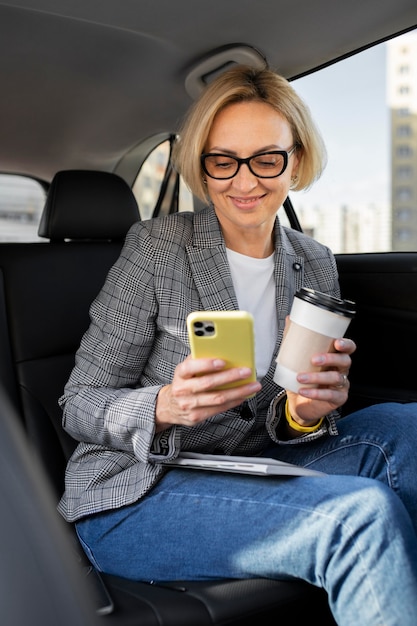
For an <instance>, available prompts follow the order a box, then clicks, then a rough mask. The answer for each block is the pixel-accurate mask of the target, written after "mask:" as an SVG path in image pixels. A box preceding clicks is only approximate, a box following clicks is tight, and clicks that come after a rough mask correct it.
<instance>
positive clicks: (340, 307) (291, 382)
mask: <svg viewBox="0 0 417 626" xmlns="http://www.w3.org/2000/svg"><path fill="white" fill-rule="evenodd" d="M354 315H355V303H354V302H351V301H350V300H340V299H339V298H334V297H333V296H329V295H328V294H324V293H320V292H318V291H314V290H313V289H307V288H306V287H303V288H302V289H300V290H299V291H297V293H296V294H295V297H294V301H293V304H292V307H291V312H290V323H289V325H288V326H287V330H286V332H285V335H284V338H283V340H282V343H281V347H280V350H279V352H278V356H277V359H276V362H277V366H276V370H275V375H274V381H275V382H276V383H277V384H278V385H280V386H281V387H283V388H284V389H289V390H290V391H294V392H296V393H298V390H299V389H300V387H314V386H315V385H306V384H304V385H301V384H300V383H299V382H298V381H297V374H298V373H299V372H314V371H320V369H321V368H320V367H315V366H313V365H312V363H311V357H312V356H313V355H314V354H318V353H319V352H331V351H333V342H334V340H335V339H338V338H340V337H343V336H344V334H345V332H346V330H347V328H348V326H349V324H350V322H351V320H352V318H353V317H354Z"/></svg>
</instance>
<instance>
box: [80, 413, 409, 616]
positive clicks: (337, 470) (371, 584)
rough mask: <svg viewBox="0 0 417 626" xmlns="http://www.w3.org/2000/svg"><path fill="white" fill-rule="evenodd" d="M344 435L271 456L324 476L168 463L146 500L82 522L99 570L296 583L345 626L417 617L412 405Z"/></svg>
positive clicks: (370, 417)
mask: <svg viewBox="0 0 417 626" xmlns="http://www.w3.org/2000/svg"><path fill="white" fill-rule="evenodd" d="M339 430H340V435H339V436H338V437H326V438H322V439H320V440H318V441H315V442H313V443H309V444H305V445H289V446H285V447H284V446H275V447H272V448H271V449H269V450H267V451H266V453H265V454H266V456H276V457H277V458H280V459H282V460H285V461H288V462H292V463H297V464H300V465H305V466H308V467H311V468H314V469H318V470H321V471H324V472H327V473H329V474H330V475H329V476H326V477H296V478H277V477H265V478H261V477H252V476H241V475H236V474H222V473H215V472H205V471H200V470H184V469H172V470H170V471H169V472H168V473H167V474H166V476H164V478H163V479H162V480H161V481H160V482H159V483H158V484H157V485H156V486H155V487H154V488H153V489H152V491H151V492H150V493H149V494H148V495H147V496H146V497H145V498H144V499H143V500H141V501H139V502H137V503H136V504H134V505H131V506H127V507H124V508H121V509H118V510H114V511H109V512H106V513H102V514H99V515H95V516H91V517H89V518H86V519H84V520H82V521H81V522H78V523H77V532H78V534H79V537H80V539H81V541H82V544H83V546H84V548H85V550H86V552H87V554H88V556H89V557H90V559H91V560H92V562H93V563H94V564H95V565H96V566H97V568H98V569H99V570H101V571H105V572H108V573H112V574H117V575H120V576H124V577H126V578H131V579H137V580H159V581H164V580H181V579H182V580H187V579H188V580H198V579H200V580H201V579H212V578H250V577H267V578H276V579H287V580H288V579H291V578H301V579H304V580H306V581H308V582H310V583H312V584H313V585H316V586H319V587H323V588H324V589H326V591H327V593H328V596H329V603H330V607H331V610H332V612H333V615H334V617H335V619H336V621H337V623H338V624H339V625H341V626H352V624H366V626H394V625H395V626H415V624H416V623H417V535H416V528H417V488H416V483H417V480H416V478H417V404H408V405H400V404H384V405H377V406H374V407H370V408H367V409H364V410H362V411H358V412H357V413H354V414H352V415H350V416H348V417H346V418H343V420H341V421H340V422H339Z"/></svg>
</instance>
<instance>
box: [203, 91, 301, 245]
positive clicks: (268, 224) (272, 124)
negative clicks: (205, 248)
mask: <svg viewBox="0 0 417 626" xmlns="http://www.w3.org/2000/svg"><path fill="white" fill-rule="evenodd" d="M293 144H294V140H293V136H292V133H291V129H290V125H289V124H288V122H287V120H286V119H285V118H284V117H283V116H281V115H280V114H279V113H277V112H276V111H275V110H274V109H273V108H272V107H271V106H270V105H269V104H266V103H264V102H258V101H250V102H238V103H233V104H229V105H228V106H227V107H226V108H224V109H223V110H221V111H220V112H219V113H218V114H217V116H216V117H215V120H214V122H213V125H212V127H211V130H210V133H209V136H208V138H207V143H206V146H205V150H204V151H205V152H206V153H207V152H212V153H221V154H225V155H230V156H234V157H239V158H247V157H250V156H253V155H255V154H259V153H261V152H269V151H273V150H286V151H289V150H290V149H291V148H292V146H293ZM296 155H297V153H296V152H294V153H293V154H292V155H291V156H290V157H289V159H288V166H287V168H286V170H285V171H284V172H283V173H282V174H281V175H280V176H278V177H277V178H258V177H257V176H255V175H254V174H252V172H251V171H250V170H249V168H248V166H247V164H242V165H241V167H240V169H239V171H238V173H237V174H236V176H234V177H233V178H230V179H228V180H216V179H213V178H210V177H209V176H206V180H207V190H208V193H209V195H210V198H211V201H212V202H213V205H214V208H215V211H216V214H217V217H218V219H219V221H220V224H221V227H222V231H223V235H224V237H225V241H226V245H227V247H229V248H231V249H233V250H236V251H237V252H242V253H243V254H248V253H250V251H252V254H253V256H267V255H269V254H271V253H272V250H273V247H272V246H273V242H272V232H273V226H274V221H275V216H276V213H277V211H278V209H279V207H280V206H281V205H282V203H283V202H284V200H285V198H286V197H287V195H288V191H289V188H290V184H291V177H292V176H294V175H295V174H296V170H297V165H298V160H297V156H296ZM245 242H246V243H245ZM243 249H244V250H245V251H243Z"/></svg>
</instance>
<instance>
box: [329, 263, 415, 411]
mask: <svg viewBox="0 0 417 626" xmlns="http://www.w3.org/2000/svg"><path fill="white" fill-rule="evenodd" d="M336 259H337V264H338V269H339V276H340V284H341V289H342V295H343V297H344V298H348V299H350V300H354V301H355V302H356V303H357V315H356V318H355V319H354V320H353V321H352V323H351V325H350V327H349V330H348V333H347V335H348V336H349V337H351V338H352V339H354V341H355V342H356V343H357V351H356V352H355V354H354V355H353V359H352V360H353V363H352V368H351V370H350V375H349V380H350V381H351V391H350V394H349V396H350V397H349V401H348V403H347V404H346V405H345V407H344V413H347V412H351V411H352V410H355V409H357V408H361V407H363V406H367V405H369V404H375V403H378V402H384V401H390V400H391V401H399V402H410V401H417V376H416V370H417V367H416V361H417V253H414V252H398V253H393V252H389V253H373V254H355V255H353V254H339V255H336Z"/></svg>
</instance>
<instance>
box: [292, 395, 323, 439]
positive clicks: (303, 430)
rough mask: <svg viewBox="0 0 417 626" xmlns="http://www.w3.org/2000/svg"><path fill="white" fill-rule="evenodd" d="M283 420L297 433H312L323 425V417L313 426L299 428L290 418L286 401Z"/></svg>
mask: <svg viewBox="0 0 417 626" xmlns="http://www.w3.org/2000/svg"><path fill="white" fill-rule="evenodd" d="M285 419H286V420H287V422H288V425H289V426H290V427H291V428H292V429H293V430H296V431H297V432H298V433H314V432H315V431H316V430H318V429H319V428H320V426H321V425H322V423H323V420H324V417H322V418H321V419H320V420H319V421H318V423H317V424H314V426H300V424H298V423H297V422H296V421H295V420H294V419H293V418H292V416H291V413H290V409H289V407H288V399H287V400H286V401H285Z"/></svg>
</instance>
